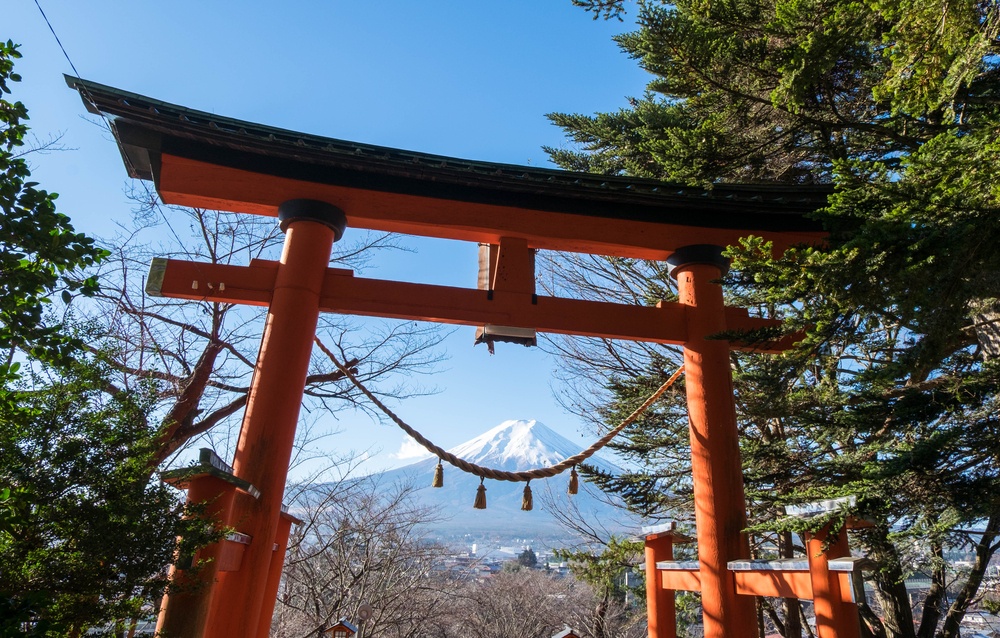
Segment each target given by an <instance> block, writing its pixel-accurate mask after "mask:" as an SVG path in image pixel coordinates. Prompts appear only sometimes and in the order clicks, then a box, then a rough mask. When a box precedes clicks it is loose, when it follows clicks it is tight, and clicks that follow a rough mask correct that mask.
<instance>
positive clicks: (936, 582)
mask: <svg viewBox="0 0 1000 638" xmlns="http://www.w3.org/2000/svg"><path fill="white" fill-rule="evenodd" d="M931 560H932V561H933V563H932V564H933V570H932V572H931V588H930V590H929V591H928V592H927V598H925V599H924V611H923V614H921V617H920V629H919V630H918V631H917V638H933V636H934V632H935V631H937V626H938V622H939V621H940V620H941V608H942V604H943V601H944V595H945V592H946V591H947V582H946V580H945V564H944V546H943V545H942V543H941V541H940V539H934V540H932V541H931Z"/></svg>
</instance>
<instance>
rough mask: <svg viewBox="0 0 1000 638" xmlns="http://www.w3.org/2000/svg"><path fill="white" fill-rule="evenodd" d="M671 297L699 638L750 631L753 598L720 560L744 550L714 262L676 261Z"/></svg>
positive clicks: (731, 637)
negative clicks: (680, 313) (684, 420)
mask: <svg viewBox="0 0 1000 638" xmlns="http://www.w3.org/2000/svg"><path fill="white" fill-rule="evenodd" d="M674 275H675V276H676V278H677V292H678V300H679V302H680V303H681V304H683V305H684V306H685V307H686V312H685V317H686V320H687V340H686V341H685V342H684V373H685V384H684V387H685V389H686V392H687V406H688V420H689V422H690V438H691V471H692V479H693V485H692V487H693V492H694V510H695V511H694V514H695V525H696V527H697V530H698V562H699V563H700V565H701V569H700V576H701V604H702V621H703V624H704V627H705V638H756V635H757V623H756V608H755V603H754V599H753V598H750V597H747V596H740V595H739V594H737V593H736V584H735V582H734V579H733V574H732V572H730V571H729V569H728V563H729V561H732V560H737V559H741V558H747V557H749V556H750V546H749V543H748V542H747V539H746V537H745V535H744V534H743V530H744V528H745V527H746V520H747V519H746V499H745V497H744V493H743V473H742V472H741V471H740V468H741V467H742V463H741V462H740V447H739V431H738V429H737V426H736V409H735V406H734V404H733V381H732V370H731V367H730V359H729V344H728V343H726V342H725V341H719V340H716V339H712V338H711V337H712V336H713V335H715V334H718V333H719V332H722V331H724V330H726V329H727V327H728V326H727V325H726V314H725V305H724V304H725V302H724V300H723V295H722V286H721V285H719V283H718V280H719V278H720V277H721V272H720V270H719V268H718V267H717V266H715V265H712V264H706V263H690V264H685V265H681V266H679V267H678V268H677V269H676V270H675V271H674Z"/></svg>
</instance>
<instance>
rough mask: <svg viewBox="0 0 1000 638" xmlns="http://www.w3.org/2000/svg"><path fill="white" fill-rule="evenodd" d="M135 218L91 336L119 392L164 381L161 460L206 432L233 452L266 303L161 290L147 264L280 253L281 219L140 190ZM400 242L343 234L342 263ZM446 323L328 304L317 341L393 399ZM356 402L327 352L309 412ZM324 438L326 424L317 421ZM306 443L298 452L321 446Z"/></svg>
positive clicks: (108, 267) (160, 387) (426, 362)
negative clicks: (176, 202) (350, 312)
mask: <svg viewBox="0 0 1000 638" xmlns="http://www.w3.org/2000/svg"><path fill="white" fill-rule="evenodd" d="M134 199H135V200H136V201H137V202H139V204H140V205H139V206H138V208H137V211H136V217H135V223H134V224H133V225H132V226H130V227H129V228H128V229H126V230H125V231H123V233H122V235H121V236H120V237H118V238H117V239H115V240H114V241H111V242H108V244H109V245H108V248H109V249H110V250H111V251H112V257H111V259H109V260H108V261H107V262H106V263H105V265H104V266H103V270H102V272H101V273H100V277H101V283H102V293H101V295H100V297H99V298H98V299H97V301H96V305H95V306H92V307H89V308H88V309H86V310H85V314H87V316H88V318H89V322H88V323H87V331H88V336H90V337H91V343H92V344H93V345H92V348H93V349H94V351H95V352H99V353H100V354H101V356H103V357H104V358H105V359H106V361H107V362H108V364H109V366H110V367H111V368H112V369H113V370H114V371H115V372H116V376H115V377H113V378H112V379H111V380H109V382H108V384H107V390H108V392H111V393H115V392H122V391H127V390H128V389H129V387H130V386H132V385H133V384H137V383H142V384H154V385H155V387H156V389H157V391H158V396H159V397H160V400H161V402H160V406H159V407H160V410H159V412H158V415H159V418H160V420H161V423H160V429H161V432H162V447H161V450H160V453H159V454H158V458H157V462H158V463H162V462H165V461H167V460H168V459H169V458H170V457H171V455H172V454H174V453H175V452H177V451H178V450H180V449H181V448H183V447H184V446H185V445H186V444H187V443H188V442H189V441H191V440H192V439H194V438H196V437H203V436H207V437H208V439H209V445H211V446H212V447H214V448H215V449H216V450H217V451H219V452H220V453H221V454H223V455H228V453H229V452H230V451H231V446H232V444H233V440H234V436H233V435H234V433H235V432H236V430H237V427H236V426H238V418H239V415H240V414H241V413H242V409H243V407H244V405H245V403H246V398H247V393H248V390H249V386H250V377H251V374H252V372H253V365H254V361H255V359H256V351H257V347H258V345H259V342H260V335H261V334H262V331H263V317H264V312H265V311H264V310H263V309H261V308H254V307H249V306H240V305H234V304H226V303H216V302H208V301H205V302H197V301H184V300H176V299H165V298H156V297H151V296H149V295H148V294H146V292H145V279H146V272H147V269H148V266H149V262H150V259H151V258H153V257H170V258H175V259H185V260H191V261H201V262H208V263H213V264H237V265H246V264H248V263H249V262H250V261H251V260H253V259H276V258H277V256H278V254H280V248H281V243H282V241H283V236H282V234H281V232H280V231H279V230H278V228H277V225H276V223H275V222H274V220H272V219H265V218H260V217H256V216H253V215H243V214H230V213H220V212H214V211H207V210H201V209H184V208H176V207H165V206H162V205H160V204H159V203H157V202H156V201H155V199H153V196H152V195H150V194H148V193H143V192H142V191H140V192H139V194H138V195H137V196H135V197H134ZM392 249H398V246H397V245H396V243H395V242H394V240H393V239H392V238H390V237H389V236H387V235H384V234H375V233H368V234H362V235H361V236H360V237H357V238H356V239H354V240H353V241H343V242H339V243H338V244H337V245H336V246H335V254H334V255H333V258H332V259H331V264H332V265H335V266H338V267H348V268H354V269H357V268H363V267H364V266H365V265H366V264H367V263H368V261H369V260H370V259H372V257H373V255H375V254H376V253H378V252H379V251H384V250H392ZM440 336H441V333H440V332H439V331H438V330H437V329H436V328H434V327H428V326H426V325H421V324H416V323H413V322H389V321H386V322H376V321H365V322H362V321H358V320H353V319H350V318H346V317H337V316H330V315H324V316H322V317H321V319H320V325H319V327H318V329H317V340H318V341H319V342H320V343H321V344H322V345H323V346H324V347H325V348H326V349H327V350H329V351H331V352H334V353H335V354H336V355H337V356H338V357H340V360H341V361H344V362H347V363H348V364H349V365H350V366H351V367H352V368H354V369H355V370H357V373H358V376H359V377H360V378H361V379H362V380H363V381H364V382H365V383H366V384H367V385H368V386H369V387H373V388H377V391H379V392H380V393H382V394H383V395H385V396H387V397H390V398H393V397H394V398H403V397H405V396H408V395H411V394H414V393H417V392H420V391H421V390H420V389H419V387H418V386H417V385H416V384H414V383H413V382H412V378H413V375H414V374H417V373H421V372H427V371H429V368H430V366H431V364H433V363H434V362H436V361H437V358H438V354H437V353H436V351H435V347H436V345H437V344H438V343H439V342H440ZM345 406H354V407H359V408H360V409H366V408H365V407H364V404H362V403H361V402H359V401H357V396H356V394H355V390H354V389H353V387H352V386H351V384H349V383H347V382H346V380H345V379H343V374H342V373H341V372H340V371H339V370H338V369H337V368H336V367H335V366H334V365H333V363H332V362H331V361H330V360H329V358H328V357H327V356H326V355H324V354H323V353H321V352H319V353H317V356H316V357H315V358H314V360H313V363H312V367H311V370H310V372H309V376H308V378H307V387H306V400H305V403H304V406H303V407H304V413H305V416H306V421H307V423H309V422H310V416H312V417H313V420H315V418H316V417H317V416H319V415H333V416H334V418H335V415H336V413H337V411H338V410H341V409H342V408H344V407H345ZM310 435H311V436H313V437H315V435H316V433H315V432H310ZM307 448H308V446H300V447H299V448H298V450H297V454H298V458H297V462H302V461H304V460H305V457H306V456H308V455H309V454H313V453H314V452H307V451H306V450H307Z"/></svg>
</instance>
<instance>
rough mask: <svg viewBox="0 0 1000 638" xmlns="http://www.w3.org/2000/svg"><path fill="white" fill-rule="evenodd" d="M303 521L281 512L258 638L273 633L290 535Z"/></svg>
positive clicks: (258, 627) (261, 610)
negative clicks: (275, 608) (275, 607)
mask: <svg viewBox="0 0 1000 638" xmlns="http://www.w3.org/2000/svg"><path fill="white" fill-rule="evenodd" d="M301 522H302V521H301V520H299V519H297V518H295V517H294V516H292V515H291V514H289V513H288V512H282V513H281V519H280V520H279V521H278V532H277V534H276V535H275V537H274V552H273V553H272V554H271V566H270V567H269V568H268V571H267V585H266V586H265V587H264V602H263V604H262V605H261V608H260V620H259V621H258V623H257V638H267V637H268V636H269V635H270V633H271V617H272V616H273V615H274V605H275V603H276V602H277V601H278V586H279V585H280V584H281V570H282V568H283V567H284V566H285V553H286V552H287V551H288V536H289V535H290V534H291V531H292V525H298V524H300V523H301Z"/></svg>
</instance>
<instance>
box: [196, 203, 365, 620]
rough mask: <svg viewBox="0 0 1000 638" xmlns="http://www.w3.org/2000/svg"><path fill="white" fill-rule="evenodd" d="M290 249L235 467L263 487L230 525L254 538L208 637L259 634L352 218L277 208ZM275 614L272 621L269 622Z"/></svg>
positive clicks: (216, 602)
mask: <svg viewBox="0 0 1000 638" xmlns="http://www.w3.org/2000/svg"><path fill="white" fill-rule="evenodd" d="M278 219H279V220H281V228H282V230H284V231H285V232H286V236H285V246H284V250H283V252H282V255H281V261H280V266H279V268H278V274H277V278H276V279H275V284H274V295H273V297H272V299H271V304H270V306H269V308H268V314H267V322H266V324H265V326H264V338H263V341H262V343H261V347H260V353H259V354H258V356H257V365H256V367H255V369H254V376H253V380H252V382H251V386H250V395H249V398H248V400H247V409H246V413H245V414H244V417H243V426H242V429H241V431H240V438H239V443H238V444H237V449H236V455H235V459H234V461H233V469H234V471H235V473H236V476H238V477H239V478H241V479H244V480H246V481H249V482H251V483H253V484H254V485H255V486H257V488H258V489H259V490H260V493H261V495H260V498H259V499H256V500H250V499H245V498H241V499H238V500H237V501H236V503H235V504H234V507H233V514H232V517H231V518H230V523H231V524H234V525H236V526H237V529H238V530H239V531H240V532H243V533H245V534H249V535H250V536H251V537H252V540H251V543H250V546H249V547H247V550H246V553H245V554H244V556H243V563H242V566H241V568H240V570H239V571H236V572H231V573H227V574H226V575H225V578H224V579H222V580H221V581H220V582H219V586H218V591H217V592H216V595H215V596H214V598H213V601H212V606H211V613H210V618H209V623H208V629H207V631H206V636H208V637H209V638H228V637H230V636H243V637H252V636H256V635H257V628H258V625H259V624H260V623H262V622H264V621H265V619H264V618H262V608H263V601H264V592H265V589H266V588H267V583H268V578H267V575H268V573H269V572H270V570H271V559H272V555H273V554H274V551H273V547H274V541H275V538H276V536H277V531H278V521H279V519H280V515H281V504H282V497H283V496H284V491H285V479H286V477H287V475H288V464H289V461H290V460H291V454H292V445H293V442H294V438H295V425H296V422H297V420H298V416H299V407H300V404H301V402H302V394H303V392H304V390H305V380H306V374H307V372H308V368H309V358H310V355H311V353H312V346H313V338H314V337H315V334H316V323H317V321H318V319H319V298H320V291H321V290H322V286H323V280H324V277H325V275H326V269H327V266H328V265H329V261H330V253H331V251H332V248H333V242H334V241H336V239H339V238H340V236H341V235H342V233H343V229H344V227H345V225H346V216H345V215H344V214H343V212H342V211H340V210H339V209H337V208H335V207H333V206H330V205H329V204H326V203H324V202H316V201H310V200H292V201H290V202H285V203H284V204H282V205H281V207H280V208H279V211H278ZM270 620H271V619H270V617H268V618H267V619H266V622H267V624H270Z"/></svg>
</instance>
